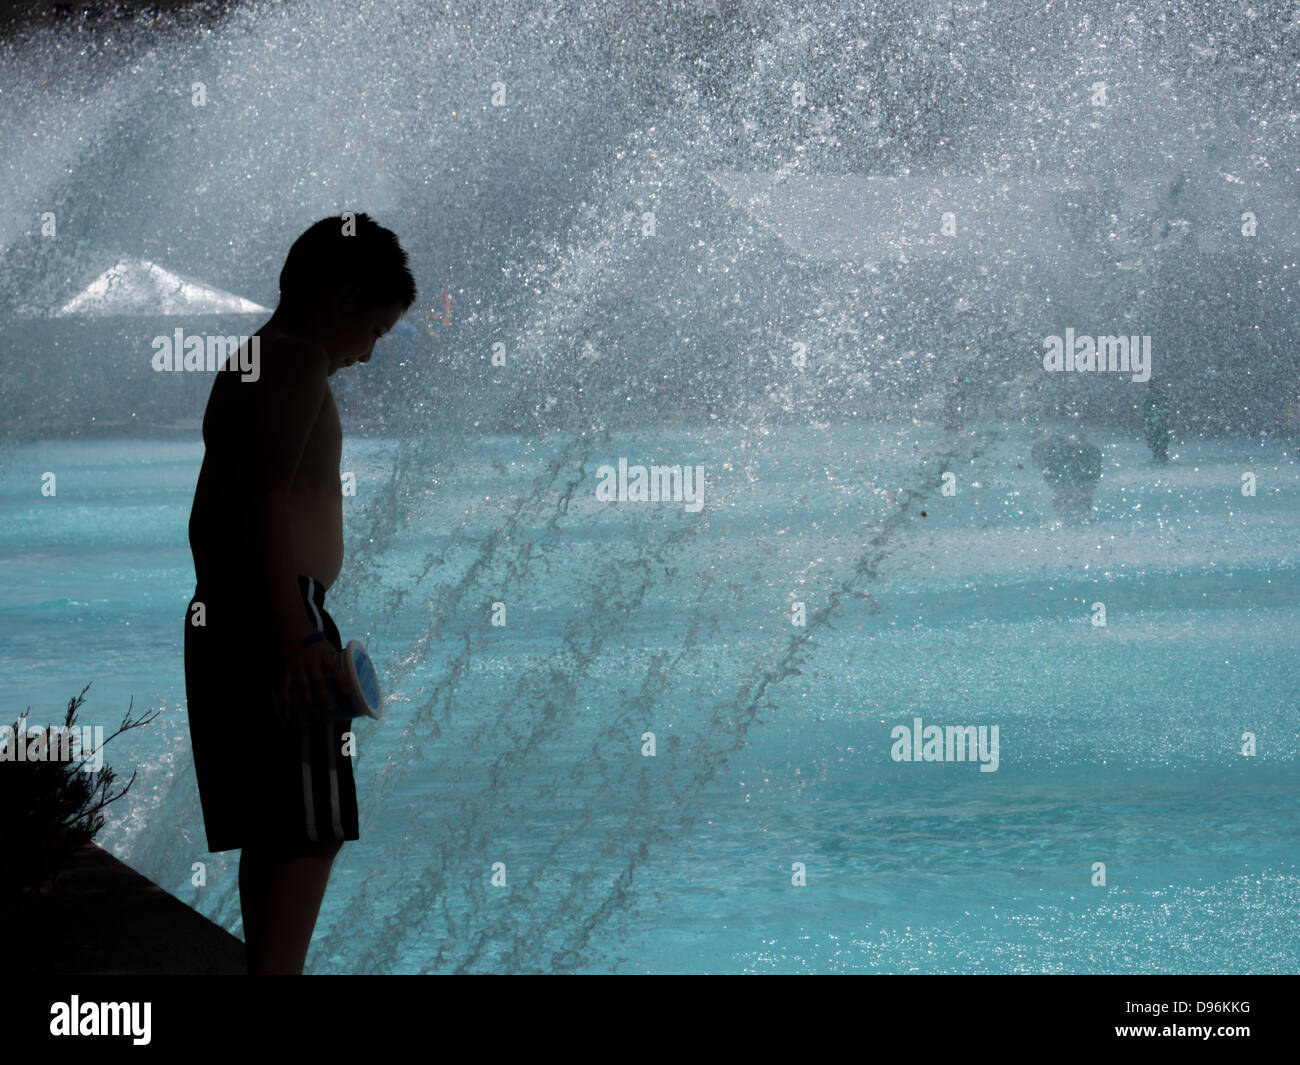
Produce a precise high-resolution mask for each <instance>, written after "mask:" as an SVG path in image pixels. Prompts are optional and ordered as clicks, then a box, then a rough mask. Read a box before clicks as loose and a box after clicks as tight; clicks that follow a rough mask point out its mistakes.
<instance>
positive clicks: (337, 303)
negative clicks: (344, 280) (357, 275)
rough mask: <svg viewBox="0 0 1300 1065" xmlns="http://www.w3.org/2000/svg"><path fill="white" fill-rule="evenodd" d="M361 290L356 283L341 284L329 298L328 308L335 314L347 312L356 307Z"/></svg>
mask: <svg viewBox="0 0 1300 1065" xmlns="http://www.w3.org/2000/svg"><path fill="white" fill-rule="evenodd" d="M360 293H361V290H360V289H359V288H358V287H357V286H356V285H341V286H340V287H339V288H337V289H335V290H334V295H333V297H332V298H331V299H330V310H332V311H333V312H334V313H335V314H336V315H338V314H349V313H351V312H352V311H354V310H355V309H356V306H357V298H358V296H359V295H360Z"/></svg>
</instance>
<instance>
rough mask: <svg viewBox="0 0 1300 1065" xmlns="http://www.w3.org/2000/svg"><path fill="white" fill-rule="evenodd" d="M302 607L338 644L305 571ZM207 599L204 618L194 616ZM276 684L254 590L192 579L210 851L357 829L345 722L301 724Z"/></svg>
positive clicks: (196, 719) (200, 772)
mask: <svg viewBox="0 0 1300 1065" xmlns="http://www.w3.org/2000/svg"><path fill="white" fill-rule="evenodd" d="M298 589H299V591H300V592H301V594H302V598H303V610H304V611H305V612H306V615H307V619H308V621H309V622H310V623H311V624H312V625H313V626H314V627H315V629H316V631H317V632H323V633H325V637H326V639H328V640H329V642H330V643H331V644H332V645H333V647H334V649H335V650H337V651H342V649H343V644H342V640H341V638H340V636H339V630H338V627H337V626H336V625H335V624H334V619H333V618H331V617H330V616H329V614H327V613H326V612H325V605H324V604H325V590H324V589H323V588H322V587H321V586H320V584H319V583H318V582H317V581H315V580H313V579H312V578H311V577H299V578H298ZM197 603H202V604H203V611H202V616H203V621H204V624H203V625H196V624H193V622H194V620H195V619H196V617H197V614H196V612H195V610H194V607H195V604H197ZM279 684H280V660H279V650H278V645H277V641H276V637H275V629H274V625H273V623H272V621H271V612H270V610H269V607H268V606H267V605H266V603H265V600H264V599H262V598H260V597H258V596H256V595H247V594H245V595H238V594H232V592H231V590H230V589H225V588H217V589H203V588H201V587H199V588H195V591H194V598H193V599H191V600H190V605H189V608H188V609H187V610H186V614H185V692H186V702H187V710H188V714H189V723H190V743H191V746H192V747H193V751H194V775H195V777H196V779H197V781H198V788H199V800H200V802H201V803H202V806H203V824H204V827H205V829H206V831H207V838H208V849H209V850H210V851H227V850H235V849H236V848H240V847H244V846H246V845H247V844H250V843H259V844H265V845H275V846H299V845H301V846H306V845H308V844H311V843H318V842H322V841H326V840H352V839H357V838H359V835H360V834H359V832H358V824H357V793H356V783H355V780H354V777H353V774H352V758H351V756H350V755H348V754H345V753H344V749H343V736H344V733H346V732H348V731H349V730H350V723H349V722H347V721H329V720H322V721H314V722H313V723H311V724H310V725H308V726H305V727H303V726H297V725H293V724H289V723H286V722H284V721H282V720H281V718H280V716H279V715H278V714H277V713H276V710H275V706H274V703H273V701H272V692H273V691H274V690H275V686H277V685H279Z"/></svg>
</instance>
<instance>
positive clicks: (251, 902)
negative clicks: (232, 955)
mask: <svg viewBox="0 0 1300 1065" xmlns="http://www.w3.org/2000/svg"><path fill="white" fill-rule="evenodd" d="M342 846H343V841H342V840H326V841H324V842H321V843H313V844H308V845H305V846H303V847H301V848H298V849H293V850H285V849H284V848H278V847H268V846H266V845H259V844H250V845H248V846H246V847H245V848H244V849H243V851H242V852H241V853H240V855H239V902H240V907H241V909H242V910H243V915H244V943H245V946H246V947H247V950H248V972H249V975H250V976H268V975H292V976H298V975H301V974H302V967H303V963H304V962H305V961H306V959H307V948H308V947H309V946H310V945H311V934H312V930H313V929H314V928H315V927H316V917H317V915H318V914H319V913H320V904H321V900H322V899H323V898H324V897H325V885H326V883H327V882H328V881H329V875H330V866H331V864H332V863H333V861H334V857H335V855H337V854H338V852H339V849H340V848H341V847H342Z"/></svg>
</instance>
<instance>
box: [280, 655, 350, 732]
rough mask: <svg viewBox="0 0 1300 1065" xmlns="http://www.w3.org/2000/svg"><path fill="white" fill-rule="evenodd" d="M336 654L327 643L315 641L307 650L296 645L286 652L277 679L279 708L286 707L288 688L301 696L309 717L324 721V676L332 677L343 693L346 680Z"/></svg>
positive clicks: (327, 700) (326, 703) (326, 692)
mask: <svg viewBox="0 0 1300 1065" xmlns="http://www.w3.org/2000/svg"><path fill="white" fill-rule="evenodd" d="M337 654H338V652H337V651H336V650H334V646H333V645H332V644H331V643H330V642H329V641H328V640H318V641H316V642H315V643H313V644H311V645H309V646H307V647H303V646H302V644H301V643H297V644H294V645H293V646H292V647H290V648H289V649H288V650H286V651H285V653H284V670H283V673H282V676H281V678H280V694H281V705H282V706H288V705H289V689H290V686H291V685H292V686H293V687H296V688H297V689H298V691H300V692H301V693H302V696H303V700H304V701H305V702H306V704H307V708H308V712H309V713H310V714H311V715H312V717H314V718H316V719H318V720H321V721H324V720H326V719H327V717H328V712H329V705H330V697H329V689H328V688H327V687H326V684H325V678H326V676H327V675H328V676H332V677H333V678H334V680H335V681H337V682H338V685H339V687H340V688H342V689H343V690H344V691H346V690H347V677H346V676H345V675H344V673H343V670H342V669H341V668H340V666H339V663H338V659H337V658H336V655H337Z"/></svg>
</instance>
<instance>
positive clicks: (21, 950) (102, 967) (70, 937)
mask: <svg viewBox="0 0 1300 1065" xmlns="http://www.w3.org/2000/svg"><path fill="white" fill-rule="evenodd" d="M9 921H10V922H11V927H13V928H14V930H15V932H16V933H17V934H16V937H15V938H16V940H17V942H16V944H15V945H16V947H17V948H18V949H16V950H15V951H14V953H13V955H12V956H11V957H10V958H6V963H7V964H6V966H5V968H6V969H8V970H9V971H10V972H11V973H12V972H13V971H14V969H16V970H17V972H18V973H19V974H28V975H51V976H73V975H76V976H126V975H154V976H159V975H172V974H177V975H179V974H194V975H199V974H203V975H228V976H243V975H245V974H246V973H247V960H246V957H245V953H244V944H243V942H242V941H240V940H238V939H236V938H235V937H234V936H232V935H231V934H230V933H229V932H227V931H226V930H225V929H223V928H221V927H220V926H219V925H216V924H214V923H213V922H212V921H209V920H208V919H207V918H206V917H204V916H203V915H202V914H201V913H198V912H197V911H195V910H192V909H191V908H190V907H189V906H187V905H185V903H183V902H181V901H180V900H179V899H177V898H176V897H175V896H173V895H170V894H168V893H167V892H166V891H164V890H163V889H162V888H160V887H159V886H158V885H157V884H155V883H153V882H152V881H150V880H148V879H146V878H145V877H143V876H141V875H140V874H139V873H137V872H136V871H135V870H134V869H132V868H130V866H127V865H124V864H123V863H122V862H119V861H118V860H117V859H116V858H114V857H113V856H112V855H111V854H109V853H108V852H107V851H106V850H104V849H103V848H102V847H97V846H95V845H94V844H93V843H92V844H89V845H88V846H85V847H82V848H80V849H79V850H77V851H76V852H75V853H74V855H73V858H72V861H70V862H69V863H68V866H67V868H66V869H65V870H64V871H63V872H62V873H60V874H59V877H58V881H57V886H56V888H55V890H54V892H53V893H51V894H50V895H47V896H29V897H28V898H26V899H24V901H23V904H22V909H21V910H20V911H18V912H12V913H10V914H9ZM5 953H6V954H8V951H6V952H5ZM14 963H16V964H14Z"/></svg>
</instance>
